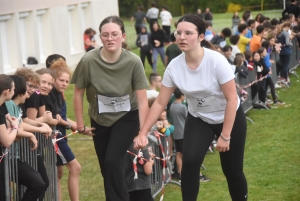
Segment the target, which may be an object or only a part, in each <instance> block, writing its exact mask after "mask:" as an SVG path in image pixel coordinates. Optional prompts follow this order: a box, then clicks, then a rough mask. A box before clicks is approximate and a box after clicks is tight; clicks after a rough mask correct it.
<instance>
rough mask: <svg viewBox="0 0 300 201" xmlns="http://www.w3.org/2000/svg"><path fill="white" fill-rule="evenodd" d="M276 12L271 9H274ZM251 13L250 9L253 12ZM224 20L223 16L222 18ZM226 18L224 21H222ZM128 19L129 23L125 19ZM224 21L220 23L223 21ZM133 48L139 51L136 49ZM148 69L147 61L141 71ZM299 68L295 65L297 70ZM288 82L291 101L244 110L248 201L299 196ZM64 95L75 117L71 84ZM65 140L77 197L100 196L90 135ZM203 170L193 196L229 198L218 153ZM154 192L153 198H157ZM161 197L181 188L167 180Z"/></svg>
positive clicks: (295, 101)
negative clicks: (77, 172)
mask: <svg viewBox="0 0 300 201" xmlns="http://www.w3.org/2000/svg"><path fill="white" fill-rule="evenodd" d="M276 13H277V14H278V12H275V14H274V15H276ZM230 16H231V14H220V15H215V19H219V20H222V19H230ZM253 16H255V13H254V14H253ZM271 17H273V16H271ZM224 21H226V20H224ZM224 23H225V22H224ZM127 24H128V23H127ZM224 26H225V24H224V25H223V26H222V27H224ZM133 52H135V53H136V54H138V55H139V53H138V50H137V49H134V50H133ZM163 71H164V68H163V67H162V63H161V62H159V64H158V72H159V73H160V74H163ZM150 72H151V69H150V66H149V65H148V64H146V74H147V75H149V73H150ZM298 73H299V74H300V70H298ZM291 81H292V83H293V84H292V86H291V87H290V88H288V89H280V90H278V91H277V93H278V94H279V96H280V99H281V100H283V101H285V102H287V103H288V104H291V106H290V107H286V108H278V109H271V110H269V111H266V110H251V111H250V112H249V113H248V116H249V117H250V118H251V119H253V120H254V122H255V123H254V124H251V123H249V122H248V132H247V141H246V149H245V160H244V172H245V175H246V177H247V180H248V189H249V199H248V200H249V201H274V200H278V201H297V200H300V194H299V192H300V168H299V167H300V157H299V156H300V150H299V148H298V146H299V145H300V138H299V136H298V135H299V134H300V124H299V123H298V122H299V119H300V113H299V109H300V96H299V94H300V84H299V80H298V79H297V78H296V77H294V76H292V77H291ZM65 95H66V99H67V100H68V101H67V103H68V109H69V110H68V116H69V117H70V118H72V119H74V110H73V101H72V100H73V86H72V85H71V86H70V87H69V88H68V90H67V91H66V93H65ZM84 111H85V113H84V118H85V122H86V125H89V117H88V115H87V104H86V102H85V109H84ZM71 138H73V139H72V140H70V141H69V145H70V147H71V148H72V150H73V152H74V153H75V156H76V158H77V159H78V161H79V162H80V164H81V165H82V173H81V177H80V200H81V201H102V200H105V196H104V192H103V180H102V177H101V174H100V168H99V165H98V160H97V157H96V154H95V151H94V147H93V142H92V140H82V138H88V137H85V136H82V135H77V136H76V135H75V136H72V137H71ZM204 164H205V166H206V167H207V170H206V171H203V173H204V174H205V175H207V176H208V177H210V178H211V181H210V182H208V183H204V184H201V190H200V193H199V196H198V200H205V201H229V200H230V196H229V193H228V189H227V183H226V180H225V177H224V175H223V173H222V170H221V166H220V160H219V156H218V153H214V154H211V153H209V154H207V156H206V158H205V161H204ZM63 200H64V201H67V200H70V199H69V197H68V191H67V169H65V176H64V179H63ZM158 200H159V197H157V198H156V201H158ZM164 200H166V201H180V200H181V192H180V188H179V187H176V186H173V185H167V186H166V189H165V199H164Z"/></svg>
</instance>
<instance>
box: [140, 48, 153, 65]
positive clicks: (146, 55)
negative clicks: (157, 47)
mask: <svg viewBox="0 0 300 201" xmlns="http://www.w3.org/2000/svg"><path fill="white" fill-rule="evenodd" d="M140 55H141V60H142V63H143V66H144V68H145V57H147V60H148V63H149V65H150V66H151V68H152V69H153V62H152V53H151V52H150V50H149V51H143V50H141V51H140Z"/></svg>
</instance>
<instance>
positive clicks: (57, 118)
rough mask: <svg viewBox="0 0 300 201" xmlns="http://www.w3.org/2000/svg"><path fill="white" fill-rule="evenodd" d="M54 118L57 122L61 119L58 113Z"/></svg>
mask: <svg viewBox="0 0 300 201" xmlns="http://www.w3.org/2000/svg"><path fill="white" fill-rule="evenodd" d="M56 120H57V121H58V123H59V122H60V120H61V116H60V114H57V115H56Z"/></svg>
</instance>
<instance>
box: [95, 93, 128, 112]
mask: <svg viewBox="0 0 300 201" xmlns="http://www.w3.org/2000/svg"><path fill="white" fill-rule="evenodd" d="M97 97H98V110H99V113H111V112H128V111H130V109H131V106H130V100H129V95H126V96H122V97H106V96H101V95H97Z"/></svg>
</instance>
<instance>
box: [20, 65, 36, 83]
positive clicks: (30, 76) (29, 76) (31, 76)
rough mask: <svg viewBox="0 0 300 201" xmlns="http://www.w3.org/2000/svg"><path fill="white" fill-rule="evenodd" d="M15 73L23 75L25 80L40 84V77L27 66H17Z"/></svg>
mask: <svg viewBox="0 0 300 201" xmlns="http://www.w3.org/2000/svg"><path fill="white" fill-rule="evenodd" d="M15 75H19V76H21V77H24V79H25V80H26V82H32V83H33V84H34V85H39V84H40V77H39V76H38V75H37V74H36V73H35V72H34V71H33V70H31V69H29V68H18V69H17V71H16V72H15Z"/></svg>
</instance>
